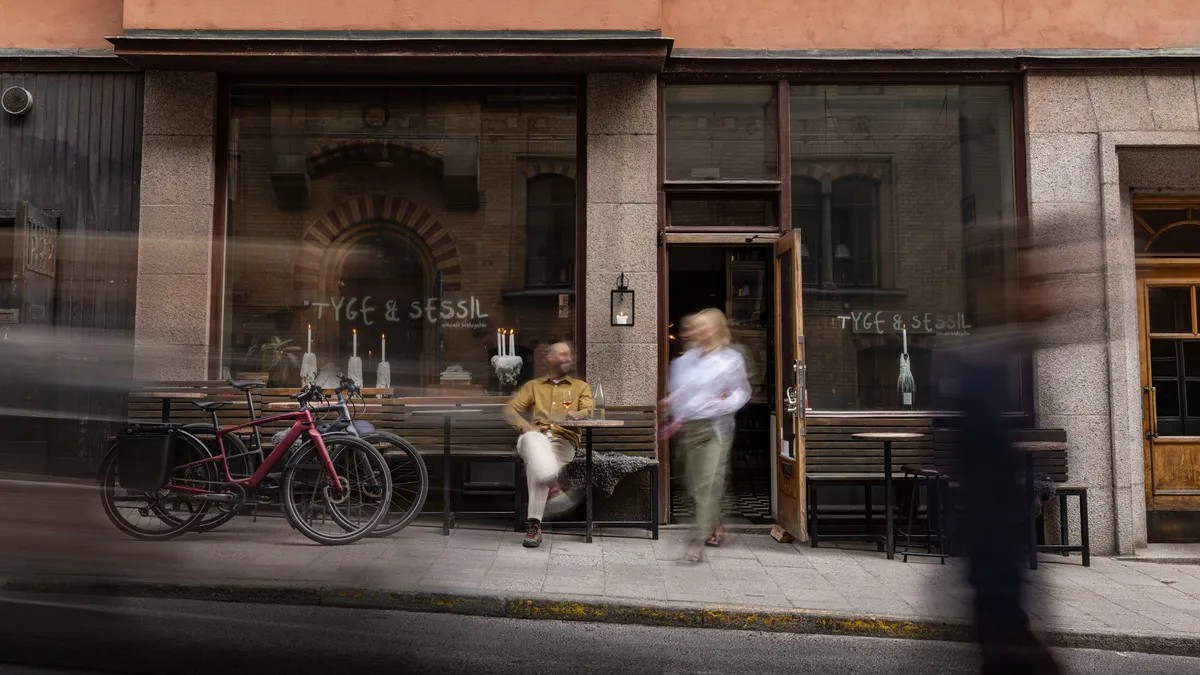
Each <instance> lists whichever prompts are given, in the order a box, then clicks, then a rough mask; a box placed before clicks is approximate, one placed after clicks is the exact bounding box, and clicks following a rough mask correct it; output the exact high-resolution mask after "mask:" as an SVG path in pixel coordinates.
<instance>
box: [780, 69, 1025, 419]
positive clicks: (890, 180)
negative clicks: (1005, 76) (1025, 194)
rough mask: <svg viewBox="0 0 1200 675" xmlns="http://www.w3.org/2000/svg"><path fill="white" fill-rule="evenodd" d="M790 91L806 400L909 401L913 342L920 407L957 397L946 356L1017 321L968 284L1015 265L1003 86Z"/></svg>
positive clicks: (825, 405)
mask: <svg viewBox="0 0 1200 675" xmlns="http://www.w3.org/2000/svg"><path fill="white" fill-rule="evenodd" d="M791 92H792V96H791V139H792V147H791V152H792V176H791V185H792V222H793V226H794V227H796V228H798V229H800V231H801V235H802V240H803V242H804V250H803V252H802V254H803V257H802V261H803V264H804V266H805V268H804V270H803V272H802V273H803V279H804V282H805V288H806V290H805V294H804V330H805V335H806V341H807V348H806V354H807V358H808V385H809V402H810V405H811V406H812V407H813V408H814V409H816V410H899V409H901V407H902V406H901V398H900V394H899V392H898V390H897V378H898V376H899V372H900V367H901V366H900V364H901V353H902V352H903V351H904V350H905V349H907V352H908V354H909V362H910V364H911V368H912V372H913V376H914V379H915V381H916V393H915V398H914V406H913V407H914V408H917V409H938V408H942V407H944V406H946V405H949V400H948V396H949V395H950V394H952V393H953V392H952V390H951V388H952V386H954V385H953V384H952V383H951V382H950V381H948V380H946V379H944V378H943V377H942V375H941V372H940V368H939V359H938V354H939V351H941V350H944V349H946V348H947V347H949V346H951V345H953V344H954V343H955V342H956V341H958V340H960V339H961V338H962V337H964V336H967V335H971V334H972V333H974V332H977V331H978V330H980V329H981V328H983V327H985V326H987V325H991V324H996V323H999V322H1001V321H1004V320H1006V319H1007V318H1008V317H1009V314H1008V312H1007V310H1006V308H1003V307H999V308H998V307H993V306H983V307H981V306H979V303H977V302H976V301H975V299H974V298H975V295H976V294H975V293H974V292H973V289H972V288H971V284H970V283H969V278H975V277H978V274H977V273H978V272H980V271H982V270H984V269H990V270H992V272H993V273H994V275H996V276H997V278H1001V279H1006V278H1010V277H1011V276H1012V275H1011V273H1012V270H1013V269H1014V262H1013V261H1014V260H1015V243H1016V228H1015V218H1014V194H1013V158H1012V152H1013V151H1012V147H1013V138H1012V101H1011V93H1010V89H1009V87H1007V86H1004V85H1001V86H985V85H980V86H871V87H844V86H819V85H793V86H792V88H791ZM981 252H982V253H981ZM983 253H986V256H985V258H986V260H985V259H984V258H980V257H979V256H980V255H983ZM973 261H974V262H973ZM972 264H974V265H975V267H974V268H972V274H971V275H970V277H968V275H967V274H966V270H967V267H968V266H969V265H972ZM1014 367H1016V366H1015V365H1014ZM1018 394H1019V393H1018V392H1013V397H1014V400H1013V401H1011V402H1010V406H1011V408H1012V409H1014V410H1016V409H1019V408H1020V401H1019V400H1018V399H1017V396H1018Z"/></svg>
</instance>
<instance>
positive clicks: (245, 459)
mask: <svg viewBox="0 0 1200 675" xmlns="http://www.w3.org/2000/svg"><path fill="white" fill-rule="evenodd" d="M216 429H217V428H216V427H214V426H213V425H211V424H187V425H184V426H183V430H184V431H186V432H188V433H189V434H191V435H192V436H195V437H196V439H197V440H199V441H200V442H202V443H205V444H206V445H208V438H209V437H211V438H212V444H213V445H212V446H210V447H209V452H211V453H212V455H213V456H214V457H216V456H217V448H216V447H215V446H216V436H217V432H216ZM224 444H225V445H226V446H229V445H233V446H235V447H233V448H232V452H230V448H228V447H226V452H225V455H226V458H225V461H226V462H228V463H229V473H230V475H231V476H233V477H234V478H246V477H248V476H250V475H251V474H253V473H254V471H255V470H256V469H257V468H258V467H257V466H255V464H256V463H255V462H251V460H250V450H249V449H248V448H247V447H246V444H245V443H243V442H242V439H240V438H238V437H237V436H236V435H234V434H226V435H225V438H224ZM231 455H232V456H231ZM215 466H216V467H217V469H216V471H217V474H218V475H219V476H220V477H221V480H219V481H218V482H222V483H223V482H225V480H224V479H225V476H224V469H222V468H221V467H220V465H219V464H216V465H215ZM240 508H241V505H240V504H239V505H234V506H233V508H229V509H222V508H221V505H220V504H217V505H216V507H214V508H210V509H209V513H208V515H207V516H206V517H204V518H202V519H201V520H200V522H198V523H196V525H195V526H194V527H193V528H192V531H193V532H195V533H196V534H200V533H202V532H209V531H211V530H215V529H217V528H218V527H220V526H222V525H224V524H225V523H228V522H229V521H231V520H233V519H234V517H235V516H237V515H238V509H240Z"/></svg>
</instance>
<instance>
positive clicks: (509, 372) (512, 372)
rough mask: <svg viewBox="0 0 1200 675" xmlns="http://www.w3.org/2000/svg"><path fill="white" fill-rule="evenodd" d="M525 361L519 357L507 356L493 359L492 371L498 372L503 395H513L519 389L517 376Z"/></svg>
mask: <svg viewBox="0 0 1200 675" xmlns="http://www.w3.org/2000/svg"><path fill="white" fill-rule="evenodd" d="M524 366H525V360H524V359H522V358H521V357H519V356H513V355H505V356H499V355H497V356H493V357H492V370H494V371H496V380H497V381H498V382H499V383H500V392H501V393H506V392H507V393H511V392H512V391H513V390H514V389H516V387H517V376H519V375H520V374H521V368H523V367H524Z"/></svg>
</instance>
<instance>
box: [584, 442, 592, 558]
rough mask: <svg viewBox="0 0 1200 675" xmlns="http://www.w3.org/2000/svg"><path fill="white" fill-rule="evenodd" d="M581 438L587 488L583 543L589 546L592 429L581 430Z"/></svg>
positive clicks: (585, 489)
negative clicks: (584, 537)
mask: <svg viewBox="0 0 1200 675" xmlns="http://www.w3.org/2000/svg"><path fill="white" fill-rule="evenodd" d="M583 438H584V443H583V448H584V449H583V454H584V457H585V459H584V464H585V465H586V467H587V471H586V472H585V480H586V481H587V486H586V487H585V488H584V494H585V495H586V498H585V501H587V537H586V539H585V541H587V543H589V544H590V543H592V429H591V427H588V428H586V429H584V430H583Z"/></svg>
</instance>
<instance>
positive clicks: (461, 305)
mask: <svg viewBox="0 0 1200 675" xmlns="http://www.w3.org/2000/svg"><path fill="white" fill-rule="evenodd" d="M308 304H309V306H311V307H315V308H316V310H317V320H318V321H320V320H322V319H325V318H326V317H329V318H332V319H333V320H334V321H335V322H337V323H341V322H343V321H345V322H350V323H356V322H357V323H361V324H363V325H364V326H373V325H375V323H376V321H379V320H382V321H385V322H388V323H399V322H401V321H404V320H405V319H420V318H422V317H424V319H425V320H426V321H428V322H429V323H439V322H442V324H443V326H444V327H458V326H456V325H447V324H446V323H445V322H447V321H452V320H458V321H464V320H466V323H464V324H462V326H461V327H464V328H469V327H474V326H475V324H479V325H480V326H482V324H483V320H484V319H487V318H488V313H487V312H484V311H483V307H482V304H481V303H480V301H479V298H477V297H475V296H470V297H467V298H462V299H446V298H426V299H424V300H413V301H412V302H409V303H406V302H404V301H401V300H376V299H374V298H372V297H371V296H369V295H367V296H363V297H361V298H345V297H332V298H328V301H327V302H313V301H309V303H308Z"/></svg>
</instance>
